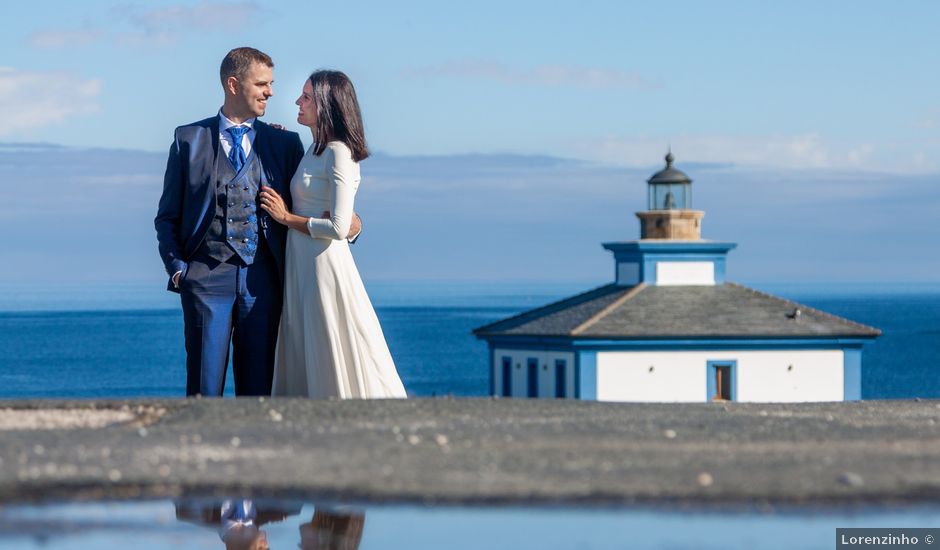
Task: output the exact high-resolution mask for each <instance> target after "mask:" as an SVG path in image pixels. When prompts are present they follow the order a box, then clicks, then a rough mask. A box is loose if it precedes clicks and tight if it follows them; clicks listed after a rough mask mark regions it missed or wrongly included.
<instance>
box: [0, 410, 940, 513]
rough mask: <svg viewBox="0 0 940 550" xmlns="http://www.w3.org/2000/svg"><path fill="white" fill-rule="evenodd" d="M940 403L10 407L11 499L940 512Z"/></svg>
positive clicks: (3, 487)
mask: <svg viewBox="0 0 940 550" xmlns="http://www.w3.org/2000/svg"><path fill="white" fill-rule="evenodd" d="M938 419H940V401H863V402H849V403H822V404H773V405H769V404H705V403H703V404H609V403H591V402H577V401H561V400H557V401H556V400H522V399H518V400H515V399H512V400H510V399H502V400H500V399H497V400H493V399H412V400H407V401H311V400H302V399H264V400H258V399H238V400H221V399H198V400H194V399H190V400H182V399H180V400H153V399H141V400H133V401H45V400H44V401H0V502H22V501H36V500H48V499H75V498H79V499H81V498H157V497H172V496H178V495H183V494H198V495H202V496H214V495H235V494H241V495H252V496H270V497H285V498H286V497H303V498H307V499H320V500H323V499H327V500H354V501H360V502H426V501H433V502H448V503H592V504H595V503H596V504H625V503H653V504H655V503H662V504H675V503H689V504H705V505H710V504H723V503H724V504H729V503H730V504H735V503H740V504H748V505H750V504H760V503H767V504H797V505H803V504H812V505H826V504H845V503H879V504H883V503H916V502H930V503H936V502H938V501H940V423H938Z"/></svg>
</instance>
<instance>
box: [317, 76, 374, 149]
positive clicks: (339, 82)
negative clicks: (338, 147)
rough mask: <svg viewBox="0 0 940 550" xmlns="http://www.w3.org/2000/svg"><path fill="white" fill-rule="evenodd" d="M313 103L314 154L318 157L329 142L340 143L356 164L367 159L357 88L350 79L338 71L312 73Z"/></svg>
mask: <svg viewBox="0 0 940 550" xmlns="http://www.w3.org/2000/svg"><path fill="white" fill-rule="evenodd" d="M309 80H310V85H311V86H312V87H313V100H314V102H315V103H316V106H317V123H316V128H315V129H314V132H315V135H316V141H317V143H316V146H315V147H314V149H313V153H314V154H315V155H317V156H320V154H321V153H323V151H324V150H325V149H326V144H327V143H328V142H330V141H333V140H336V141H342V142H343V143H345V144H346V146H347V147H349V149H350V150H351V151H352V158H353V160H354V161H356V162H359V161H360V160H363V159H365V158H367V157H368V156H369V148H368V147H367V146H366V136H365V131H364V130H363V128H362V113H361V112H360V111H359V100H357V99H356V89H355V88H353V85H352V82H350V80H349V77H348V76H346V75H345V74H343V73H342V72H340V71H324V70H320V71H314V73H313V74H311V75H310V78H309Z"/></svg>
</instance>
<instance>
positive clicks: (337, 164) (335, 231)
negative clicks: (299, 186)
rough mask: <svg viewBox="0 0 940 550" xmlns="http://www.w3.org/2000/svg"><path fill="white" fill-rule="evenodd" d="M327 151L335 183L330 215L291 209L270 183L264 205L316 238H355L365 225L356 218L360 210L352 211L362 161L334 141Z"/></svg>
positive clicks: (274, 215)
mask: <svg viewBox="0 0 940 550" xmlns="http://www.w3.org/2000/svg"><path fill="white" fill-rule="evenodd" d="M334 148H335V149H336V151H334ZM323 154H324V155H329V157H328V158H326V159H325V160H326V164H327V170H328V171H329V172H331V174H332V176H331V182H332V184H333V186H334V189H333V203H332V209H331V210H330V211H329V212H330V213H331V215H330V216H329V217H325V218H323V219H320V218H306V217H304V216H298V215H297V214H293V213H291V212H289V211H288V210H287V206H286V205H285V203H284V199H283V198H281V196H280V195H278V193H277V191H275V190H274V189H272V188H270V187H268V186H264V187H262V188H261V208H263V209H264V210H265V211H267V212H268V214H270V215H271V218H273V219H274V221H276V222H278V223H280V224H282V225H286V226H287V227H289V228H291V229H294V230H296V231H300V232H301V233H305V234H307V235H309V236H311V237H313V238H319V239H332V240H342V239H348V238H353V237H355V236H356V235H358V233H359V231H360V230H361V225H360V224H359V223H358V222H354V221H353V219H354V218H355V217H356V214H355V213H354V212H353V211H352V209H353V200H354V197H355V195H356V189H357V188H358V187H359V164H357V163H356V162H354V161H353V160H352V154H351V152H350V151H349V149H348V148H347V147H346V146H345V145H342V144H338V145H337V144H330V146H329V147H328V148H327V149H326V151H324V153H323Z"/></svg>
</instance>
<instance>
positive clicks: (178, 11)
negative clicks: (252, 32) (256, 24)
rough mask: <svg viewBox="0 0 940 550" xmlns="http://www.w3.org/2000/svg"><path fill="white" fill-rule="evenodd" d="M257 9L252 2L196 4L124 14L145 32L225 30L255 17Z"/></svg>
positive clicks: (258, 9) (237, 26) (257, 6)
mask: <svg viewBox="0 0 940 550" xmlns="http://www.w3.org/2000/svg"><path fill="white" fill-rule="evenodd" d="M260 12H261V7H260V6H259V5H258V4H256V3H254V2H200V3H198V4H195V5H193V6H168V7H163V8H158V9H152V10H147V11H136V10H134V11H130V10H129V11H127V12H126V14H127V16H128V18H129V19H130V20H131V22H133V23H134V24H135V25H137V26H139V27H141V28H142V29H144V30H146V31H148V32H154V33H159V32H166V31H175V30H184V29H214V30H228V29H232V28H239V27H241V26H243V25H245V23H246V22H247V21H250V20H251V19H252V18H254V17H256V16H257V15H258V14H259V13H260Z"/></svg>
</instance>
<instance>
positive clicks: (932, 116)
mask: <svg viewBox="0 0 940 550" xmlns="http://www.w3.org/2000/svg"><path fill="white" fill-rule="evenodd" d="M917 127H919V128H928V129H934V128H940V107H934V108H932V109H927V111H926V112H924V113H923V114H922V115H921V117H920V119H919V120H918V121H917Z"/></svg>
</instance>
